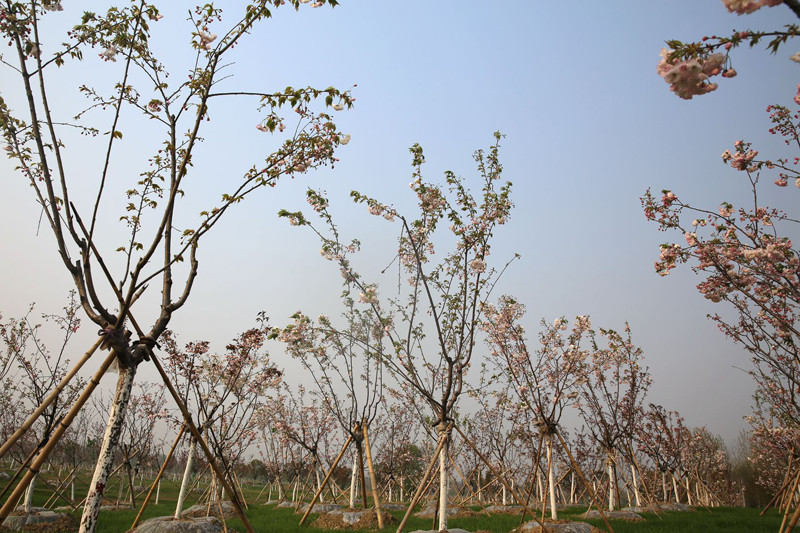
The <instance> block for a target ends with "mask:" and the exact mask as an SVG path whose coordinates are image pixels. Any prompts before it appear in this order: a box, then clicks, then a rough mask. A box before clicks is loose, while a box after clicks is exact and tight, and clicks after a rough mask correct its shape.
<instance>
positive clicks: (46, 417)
mask: <svg viewBox="0 0 800 533" xmlns="http://www.w3.org/2000/svg"><path fill="white" fill-rule="evenodd" d="M34 308H35V306H34V305H31V306H30V308H29V309H28V312H27V313H26V314H25V315H24V316H23V317H21V318H19V319H13V318H12V319H10V320H8V321H7V322H0V340H2V344H3V347H4V350H3V351H4V352H5V357H7V362H6V364H5V367H6V370H5V371H6V372H8V370H10V369H11V368H12V367H16V372H13V373H12V374H11V375H10V376H9V378H8V379H9V381H8V382H7V384H6V387H7V388H5V390H4V393H2V394H3V395H9V398H7V399H6V400H5V402H8V403H9V405H8V406H7V407H9V410H6V411H4V413H5V414H6V415H8V418H9V419H11V420H13V421H16V422H18V417H16V416H14V414H13V413H15V412H18V411H22V412H24V413H29V412H32V411H34V410H35V409H36V408H37V407H38V406H39V405H41V404H42V403H43V402H44V400H45V398H47V397H48V396H49V395H50V394H51V393H52V392H53V390H54V389H55V388H56V386H57V385H58V383H59V382H61V380H62V379H63V378H64V376H65V375H66V374H67V372H68V370H69V368H70V360H69V358H68V357H67V348H68V347H69V342H70V340H71V339H72V337H73V335H74V334H75V333H76V332H77V331H78V329H79V327H80V322H81V321H80V318H79V317H78V312H79V306H78V304H77V303H76V300H75V292H74V291H72V292H70V295H69V298H68V301H67V304H66V305H65V306H64V308H63V313H62V314H50V315H48V314H44V315H41V318H42V319H43V320H44V321H45V323H44V324H43V323H37V322H36V320H37V319H36V317H35V316H34ZM45 324H47V326H46V327H45ZM54 328H57V330H60V332H59V336H58V345H57V346H56V348H55V350H50V349H49V348H48V347H47V345H46V343H45V337H47V336H48V334H49V331H50V330H51V329H54ZM81 386H82V380H80V379H79V380H76V381H75V382H74V383H72V384H71V385H70V386H68V387H67V388H65V389H63V390H62V391H61V392H60V393H59V394H58V395H57V397H56V399H55V400H54V401H53V402H51V403H50V404H49V405H48V406H47V408H46V409H45V410H44V411H43V412H42V414H41V415H40V416H39V418H38V420H37V421H36V424H35V425H34V426H33V428H32V432H33V434H31V437H32V441H31V442H30V444H31V445H32V446H31V447H25V448H24V449H23V450H22V451H23V452H24V453H23V456H24V457H25V458H24V459H22V458H21V460H20V462H21V463H23V464H27V463H28V462H29V461H30V459H31V454H32V453H34V452H36V451H37V450H39V449H41V447H42V446H44V444H45V443H47V441H48V440H49V439H50V437H51V436H52V434H53V431H54V430H55V429H56V426H57V425H58V424H59V422H60V421H61V419H62V418H63V417H64V415H65V414H66V413H67V411H68V410H69V408H70V406H71V405H72V403H74V401H75V399H76V398H77V396H78V394H79V393H80V387H81ZM11 395H13V397H11ZM14 397H15V398H14ZM13 403H17V405H15V406H13V407H12V405H13ZM4 418H6V416H5V415H4ZM37 477H38V476H34V477H33V478H32V479H31V482H30V484H29V485H28V489H27V491H26V493H25V498H24V499H23V503H22V506H23V508H24V511H25V512H30V509H31V505H32V502H33V491H34V489H35V484H36V479H37Z"/></svg>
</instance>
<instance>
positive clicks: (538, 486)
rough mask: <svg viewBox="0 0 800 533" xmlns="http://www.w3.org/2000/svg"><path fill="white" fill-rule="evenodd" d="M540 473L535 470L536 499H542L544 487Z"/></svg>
mask: <svg viewBox="0 0 800 533" xmlns="http://www.w3.org/2000/svg"><path fill="white" fill-rule="evenodd" d="M542 485H543V483H542V473H541V472H540V471H539V470H538V469H537V471H536V499H537V500H538V501H542V499H544V487H543V486H542Z"/></svg>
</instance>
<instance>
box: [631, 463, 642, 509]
mask: <svg viewBox="0 0 800 533" xmlns="http://www.w3.org/2000/svg"><path fill="white" fill-rule="evenodd" d="M631 477H632V479H633V496H634V498H635V499H636V507H641V506H642V497H641V495H640V494H639V482H638V481H637V480H636V468H635V467H634V466H633V465H631Z"/></svg>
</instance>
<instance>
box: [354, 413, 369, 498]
mask: <svg viewBox="0 0 800 533" xmlns="http://www.w3.org/2000/svg"><path fill="white" fill-rule="evenodd" d="M359 431H360V432H361V435H362V440H363V435H364V431H363V429H362V428H361V427H360V426H359ZM356 458H357V461H358V482H359V484H360V485H361V507H362V508H364V509H366V508H367V482H366V480H365V479H364V452H363V450H362V449H361V442H359V441H356Z"/></svg>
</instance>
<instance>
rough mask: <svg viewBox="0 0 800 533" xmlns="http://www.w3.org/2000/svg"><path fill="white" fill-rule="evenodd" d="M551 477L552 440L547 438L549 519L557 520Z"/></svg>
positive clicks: (553, 484) (553, 481) (552, 476)
mask: <svg viewBox="0 0 800 533" xmlns="http://www.w3.org/2000/svg"><path fill="white" fill-rule="evenodd" d="M554 478H555V476H554V475H553V439H552V438H551V437H550V436H548V437H547V485H548V487H549V488H550V518H552V519H553V520H558V509H557V507H558V505H557V504H556V484H555V479H554Z"/></svg>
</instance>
